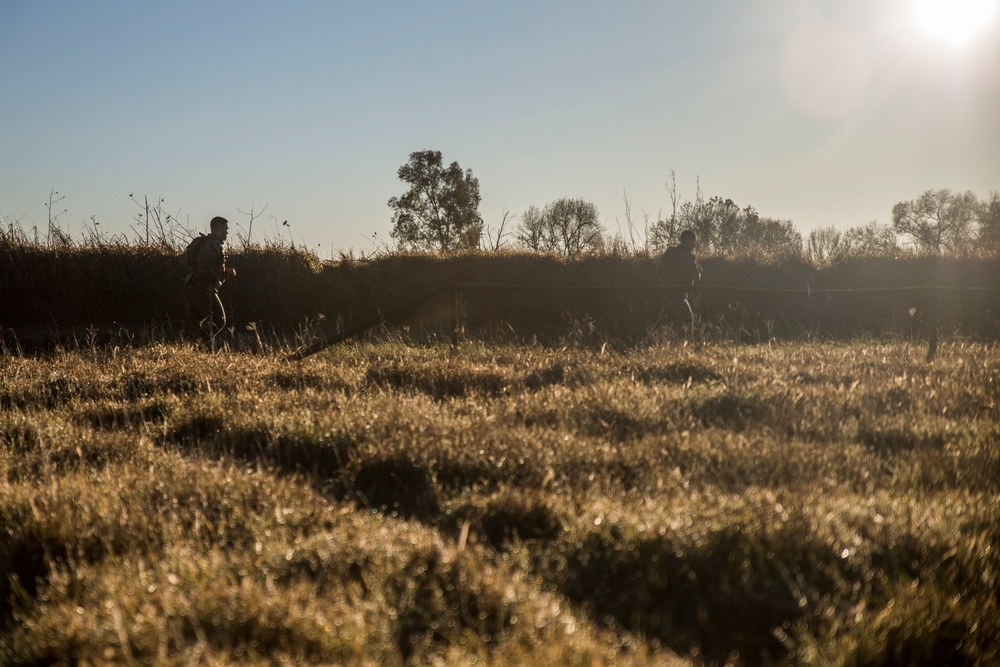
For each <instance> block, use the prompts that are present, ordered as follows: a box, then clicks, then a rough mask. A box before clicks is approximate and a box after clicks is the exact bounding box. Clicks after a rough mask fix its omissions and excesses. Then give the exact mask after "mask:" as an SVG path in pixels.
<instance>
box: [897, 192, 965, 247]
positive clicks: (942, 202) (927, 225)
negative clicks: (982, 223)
mask: <svg viewBox="0 0 1000 667" xmlns="http://www.w3.org/2000/svg"><path fill="white" fill-rule="evenodd" d="M978 208H979V202H978V200H977V199H976V195H975V194H973V193H972V192H968V191H967V192H963V193H956V192H952V191H951V190H949V189H947V188H944V189H941V190H928V191H926V192H924V193H923V194H922V195H920V196H919V197H917V198H916V199H914V200H912V201H905V202H899V203H898V204H896V205H895V206H893V207H892V226H893V228H894V229H895V230H896V231H897V232H898V233H900V234H905V235H907V236H909V237H910V238H912V239H913V242H914V243H915V244H916V246H917V249H918V250H921V251H924V252H929V253H932V254H935V255H940V254H943V253H947V252H956V251H958V250H961V249H963V248H966V247H968V246H969V245H970V244H971V242H972V238H973V228H974V225H975V220H976V214H977V211H978Z"/></svg>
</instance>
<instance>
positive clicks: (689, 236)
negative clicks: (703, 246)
mask: <svg viewBox="0 0 1000 667" xmlns="http://www.w3.org/2000/svg"><path fill="white" fill-rule="evenodd" d="M680 240H681V247H682V248H686V249H687V250H694V246H695V245H696V244H697V243H698V237H697V236H696V235H695V233H694V232H692V231H691V230H690V229H685V230H684V231H683V232H681V239H680Z"/></svg>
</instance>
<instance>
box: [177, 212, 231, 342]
mask: <svg viewBox="0 0 1000 667" xmlns="http://www.w3.org/2000/svg"><path fill="white" fill-rule="evenodd" d="M209 229H210V233H208V234H201V235H199V236H198V238H196V239H194V240H193V241H191V243H189V244H188V247H187V249H185V251H184V260H185V261H186V262H187V266H188V269H189V270H188V274H187V277H185V278H184V301H185V304H186V307H185V311H184V335H185V337H188V338H190V339H193V340H195V341H197V342H200V343H205V344H207V345H210V346H214V343H215V337H216V336H217V335H218V334H219V332H221V331H222V330H223V329H224V328H225V327H226V309H225V308H223V307H222V301H221V300H220V299H219V288H220V287H222V283H224V282H225V281H226V278H232V277H234V276H235V275H236V269H233V268H226V250H225V247H224V246H223V244H224V243H225V241H226V237H227V236H228V235H229V221H228V220H226V219H225V218H222V217H218V216H216V217H214V218H212V221H211V222H210V223H209Z"/></svg>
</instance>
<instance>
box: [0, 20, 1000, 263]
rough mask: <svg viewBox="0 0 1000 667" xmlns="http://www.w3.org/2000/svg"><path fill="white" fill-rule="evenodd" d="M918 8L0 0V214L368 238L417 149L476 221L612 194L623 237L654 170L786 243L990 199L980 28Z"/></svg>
mask: <svg viewBox="0 0 1000 667" xmlns="http://www.w3.org/2000/svg"><path fill="white" fill-rule="evenodd" d="M917 1H918V0H829V1H825V2H820V1H816V0H812V1H810V0H746V1H740V2H737V1H735V0H731V1H726V2H724V1H722V0H718V1H710V0H676V1H671V2H667V1H666V0H659V1H651V0H650V1H645V2H632V1H625V2H615V3H612V2H607V1H593V0H571V1H570V0H566V1H551V2H538V1H532V2H526V1H522V0H506V1H505V2H493V3H480V2H469V1H468V0H465V1H454V2H437V1H431V0H428V1H426V2H381V1H375V0H373V1H371V2H335V1H332V0H330V1H324V2H319V1H290V2H260V1H253V0H240V1H228V2H224V1H213V0H197V1H194V0H172V1H171V2H147V1H137V0H127V1H125V0H115V1H112V0H93V1H90V2H76V1H69V0H64V1H56V0H0V215H3V220H6V221H7V222H11V221H15V220H18V221H20V224H21V226H22V227H23V228H26V229H30V228H32V227H33V226H35V225H38V226H39V227H40V228H42V229H44V228H45V225H46V221H47V217H46V216H47V213H46V208H45V206H44V205H43V203H44V202H45V201H46V200H47V199H48V197H49V192H50V190H51V189H52V188H55V189H56V190H58V191H59V192H60V193H61V195H64V196H65V199H64V200H63V201H61V202H60V203H59V204H58V206H57V211H56V212H58V211H62V210H63V209H66V211H67V212H66V213H64V214H63V215H61V216H60V217H59V224H60V226H61V227H62V228H63V229H65V230H66V231H68V232H70V233H71V234H73V235H74V236H78V235H80V234H81V232H82V230H83V229H84V225H85V224H89V221H90V219H91V217H92V216H94V217H96V220H97V221H98V223H100V229H101V230H102V231H103V232H105V233H116V232H117V233H121V232H128V231H129V229H130V225H132V224H134V222H133V217H134V215H135V214H136V213H138V212H139V209H138V208H137V207H136V206H135V204H133V203H132V202H131V201H130V200H129V194H130V193H131V194H133V195H135V196H136V197H137V198H138V199H140V200H141V199H142V197H143V196H149V197H150V199H153V200H155V199H156V198H157V197H162V198H163V199H164V200H165V203H164V208H165V210H166V211H167V212H170V213H172V214H177V213H179V217H180V219H181V220H182V221H184V222H186V223H187V224H188V225H190V226H191V227H195V228H204V227H205V226H206V225H207V221H208V219H209V218H211V217H212V216H213V215H224V216H226V217H228V218H229V219H230V221H231V222H233V223H236V224H238V225H241V226H243V227H244V231H245V226H246V222H247V216H246V215H244V214H242V213H240V210H242V211H246V212H249V211H250V207H251V205H256V206H257V207H258V209H259V207H261V206H262V205H264V204H267V206H268V208H267V210H266V212H265V213H264V215H263V216H262V217H261V218H260V220H259V221H258V222H255V229H254V237H255V238H256V239H258V240H259V239H261V238H262V237H263V236H265V235H267V236H271V237H274V236H276V235H277V234H278V233H279V232H280V234H281V235H282V236H283V237H285V238H287V235H288V231H289V228H286V227H280V226H279V223H280V222H281V221H283V220H286V219H287V220H288V221H289V223H290V225H291V231H292V234H293V236H294V239H295V241H296V242H297V243H302V242H305V243H308V244H309V245H310V246H312V247H314V248H315V249H317V250H318V251H319V253H320V254H321V256H329V255H331V253H332V252H333V251H336V250H346V249H348V248H354V249H356V250H360V251H369V250H371V249H372V248H373V247H374V245H375V244H376V243H380V242H388V241H389V240H390V239H389V231H390V209H389V208H388V206H387V205H386V201H387V200H388V198H389V197H391V196H393V195H398V194H401V193H402V192H403V191H404V186H403V184H402V183H400V181H399V180H398V179H397V177H396V171H397V169H398V168H399V166H400V165H401V164H403V163H404V162H406V161H407V159H408V156H409V154H410V153H411V152H412V151H416V150H423V149H435V150H440V151H442V152H443V154H444V158H445V160H446V161H448V162H450V161H453V160H454V161H458V162H459V164H461V165H462V167H464V168H470V169H472V170H473V172H474V173H475V175H476V176H477V177H478V178H479V180H480V186H481V192H482V196H483V202H482V207H481V212H482V214H483V217H484V219H485V221H486V224H487V225H489V226H491V227H492V228H494V229H495V228H496V227H497V226H498V224H499V222H500V220H501V218H502V216H503V213H504V211H510V213H511V214H513V215H516V214H520V213H521V212H523V211H524V210H525V209H526V208H527V207H528V206H530V205H532V204H536V205H539V206H543V205H544V204H546V203H548V202H550V201H553V200H555V199H558V198H560V197H583V198H585V199H588V200H590V201H592V202H594V203H595V204H596V205H597V206H598V209H599V211H600V214H601V218H602V220H603V221H604V223H605V225H606V226H607V227H608V229H609V230H611V231H612V232H614V231H618V230H619V229H620V228H623V227H624V224H625V204H624V201H623V196H624V194H627V196H628V199H629V200H630V202H631V205H632V216H633V219H634V220H635V221H636V222H637V223H639V224H640V226H641V224H642V220H643V212H645V213H647V214H648V215H649V217H650V221H655V219H656V216H657V214H658V212H659V211H661V210H663V211H667V210H668V209H669V206H670V200H669V196H668V192H667V190H666V189H665V188H664V184H665V182H666V181H667V179H668V178H669V174H670V170H671V169H673V170H674V171H675V172H676V175H677V184H678V189H679V191H680V195H681V196H682V197H683V198H693V197H694V194H695V184H696V179H700V183H701V189H702V192H703V193H704V194H705V195H706V196H711V195H721V196H723V197H729V198H732V199H733V200H735V201H736V202H737V203H738V204H740V205H743V206H745V205H753V206H754V207H755V208H757V210H758V211H760V212H761V213H762V214H764V215H768V216H771V217H776V218H782V219H790V220H792V221H793V222H794V223H795V224H796V226H797V227H798V228H799V229H800V230H802V231H803V233H808V231H809V230H810V229H812V228H814V227H817V226H820V225H835V226H837V227H840V228H847V227H850V226H854V225H858V224H863V223H865V222H868V221H870V220H874V219H877V220H879V221H881V222H889V221H890V210H891V208H892V205H893V204H895V203H896V202H897V201H900V200H904V199H912V198H915V197H916V196H917V195H918V194H920V193H921V192H922V191H924V190H926V189H929V188H941V187H948V188H953V189H956V190H972V191H974V192H975V193H976V194H977V195H979V196H980V197H985V196H987V195H988V194H989V193H990V192H991V191H992V190H997V189H1000V28H998V26H997V24H998V22H1000V20H998V18H997V16H996V14H995V13H994V15H993V18H992V19H990V20H982V19H980V20H978V23H977V24H978V26H979V29H978V30H977V31H974V34H972V35H971V36H970V37H969V38H968V39H965V40H960V39H954V40H949V39H947V38H946V37H947V36H948V35H945V36H941V35H935V34H934V30H933V25H932V26H931V27H927V26H924V27H921V26H920V24H919V22H918V21H917V20H915V19H914V16H913V12H914V9H913V7H914V6H915V4H916V3H917ZM949 1H950V2H951V3H952V4H953V3H954V2H956V1H958V0H949ZM990 1H992V0H987V2H990ZM946 4H947V3H946ZM994 4H996V3H995V2H994ZM943 21H944V20H943V19H940V20H939V19H935V20H932V21H931V23H932V24H938V25H940V24H942V22H943ZM956 42H957V43H956ZM376 235H377V236H376ZM373 236H374V237H375V238H376V239H377V241H373Z"/></svg>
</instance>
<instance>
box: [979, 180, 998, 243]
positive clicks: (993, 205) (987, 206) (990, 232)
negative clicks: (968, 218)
mask: <svg viewBox="0 0 1000 667" xmlns="http://www.w3.org/2000/svg"><path fill="white" fill-rule="evenodd" d="M978 217H979V236H978V241H979V245H980V247H982V248H984V249H986V250H989V251H992V252H998V251H1000V192H996V191H994V192H991V193H990V198H989V199H988V200H986V201H984V202H982V203H981V204H980V205H979V216H978Z"/></svg>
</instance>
